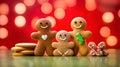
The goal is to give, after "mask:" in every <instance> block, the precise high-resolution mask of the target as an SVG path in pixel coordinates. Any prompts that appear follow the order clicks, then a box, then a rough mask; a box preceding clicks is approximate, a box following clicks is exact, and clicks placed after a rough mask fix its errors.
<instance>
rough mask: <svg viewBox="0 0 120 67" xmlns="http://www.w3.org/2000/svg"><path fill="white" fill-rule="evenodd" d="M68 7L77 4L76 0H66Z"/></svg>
mask: <svg viewBox="0 0 120 67" xmlns="http://www.w3.org/2000/svg"><path fill="white" fill-rule="evenodd" d="M65 1H66V4H67V6H68V7H74V6H75V5H76V0H65Z"/></svg>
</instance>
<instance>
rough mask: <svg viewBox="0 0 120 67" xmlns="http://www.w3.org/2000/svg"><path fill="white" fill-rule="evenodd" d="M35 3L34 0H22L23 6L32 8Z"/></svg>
mask: <svg viewBox="0 0 120 67" xmlns="http://www.w3.org/2000/svg"><path fill="white" fill-rule="evenodd" d="M35 1H36V0H29V1H28V0H24V1H23V2H24V4H25V5H26V6H33V5H34V4H35Z"/></svg>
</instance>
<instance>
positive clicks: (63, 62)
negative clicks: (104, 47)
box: [0, 49, 120, 67]
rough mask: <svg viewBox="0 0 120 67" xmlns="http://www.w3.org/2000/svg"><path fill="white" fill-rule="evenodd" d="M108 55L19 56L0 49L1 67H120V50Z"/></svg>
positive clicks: (111, 51) (112, 50)
mask: <svg viewBox="0 0 120 67" xmlns="http://www.w3.org/2000/svg"><path fill="white" fill-rule="evenodd" d="M108 51H109V55H108V56H107V57H92V56H85V57H81V56H70V57H55V56H52V57H46V56H17V57H13V56H12V55H11V53H12V52H11V51H10V50H0V67H120V50H116V49H108Z"/></svg>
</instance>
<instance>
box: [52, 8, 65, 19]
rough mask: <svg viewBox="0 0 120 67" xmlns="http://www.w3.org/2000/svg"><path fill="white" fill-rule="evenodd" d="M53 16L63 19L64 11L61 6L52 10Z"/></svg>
mask: <svg viewBox="0 0 120 67" xmlns="http://www.w3.org/2000/svg"><path fill="white" fill-rule="evenodd" d="M54 16H55V17H56V18H57V19H63V18H64V17H65V11H64V9H62V8H57V9H56V10H55V12H54Z"/></svg>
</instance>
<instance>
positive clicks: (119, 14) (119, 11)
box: [118, 9, 120, 18]
mask: <svg viewBox="0 0 120 67" xmlns="http://www.w3.org/2000/svg"><path fill="white" fill-rule="evenodd" d="M118 16H119V18H120V9H119V10H118Z"/></svg>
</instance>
